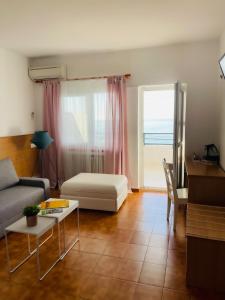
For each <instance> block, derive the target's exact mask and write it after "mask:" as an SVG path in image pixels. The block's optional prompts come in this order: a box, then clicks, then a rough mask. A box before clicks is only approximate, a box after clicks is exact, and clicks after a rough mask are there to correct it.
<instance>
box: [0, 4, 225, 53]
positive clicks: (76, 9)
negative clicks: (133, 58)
mask: <svg viewBox="0 0 225 300" xmlns="http://www.w3.org/2000/svg"><path fill="white" fill-rule="evenodd" d="M224 29H225V1H224V0H114V1H111V0H38V1H37V0H13V1H9V0H0V47H2V48H9V49H13V50H16V51H19V52H21V53H23V54H25V55H26V56H29V57H35V56H46V55H57V54H66V53H81V52H96V51H98V52H99V51H114V50H121V49H135V48H144V47H150V46H159V45H167V44H174V43H183V42H190V41H196V40H206V39H213V38H217V37H219V35H220V34H221V32H222V31H223V30H224Z"/></svg>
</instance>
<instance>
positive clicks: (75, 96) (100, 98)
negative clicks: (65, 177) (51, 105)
mask: <svg viewBox="0 0 225 300" xmlns="http://www.w3.org/2000/svg"><path fill="white" fill-rule="evenodd" d="M61 103H62V111H61V117H62V128H61V130H62V132H61V136H62V142H63V145H65V146H69V147H76V148H79V147H81V148H83V147H85V148H89V149H95V148H98V149H99V148H104V146H105V120H106V81H105V80H85V81H73V82H65V83H63V85H62V101H61Z"/></svg>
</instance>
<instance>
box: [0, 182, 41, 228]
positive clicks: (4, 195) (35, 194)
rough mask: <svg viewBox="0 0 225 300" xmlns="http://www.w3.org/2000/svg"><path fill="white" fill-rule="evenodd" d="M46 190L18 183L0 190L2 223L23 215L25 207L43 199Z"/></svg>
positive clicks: (0, 217) (0, 222) (0, 220)
mask: <svg viewBox="0 0 225 300" xmlns="http://www.w3.org/2000/svg"><path fill="white" fill-rule="evenodd" d="M43 199H44V190H43V189H42V188H37V187H31V186H19V185H16V186H14V187H11V188H10V189H5V190H2V191H0V224H2V223H5V222H7V220H9V219H11V218H12V217H13V216H16V215H17V216H22V213H23V209H24V207H26V206H29V205H35V204H38V203H40V202H41V201H43Z"/></svg>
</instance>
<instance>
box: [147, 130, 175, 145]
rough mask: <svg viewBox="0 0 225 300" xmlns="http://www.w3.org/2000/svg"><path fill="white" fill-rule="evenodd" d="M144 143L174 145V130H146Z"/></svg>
mask: <svg viewBox="0 0 225 300" xmlns="http://www.w3.org/2000/svg"><path fill="white" fill-rule="evenodd" d="M143 138H144V145H173V133H172V132H160V133H155V132H145V133H144V137H143Z"/></svg>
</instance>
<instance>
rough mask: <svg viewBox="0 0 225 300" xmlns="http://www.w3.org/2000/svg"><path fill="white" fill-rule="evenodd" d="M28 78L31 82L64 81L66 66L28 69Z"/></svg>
mask: <svg viewBox="0 0 225 300" xmlns="http://www.w3.org/2000/svg"><path fill="white" fill-rule="evenodd" d="M28 73H29V77H30V78H31V79H32V80H33V81H41V80H45V79H56V78H58V79H65V78H66V66H52V67H30V68H29V70H28Z"/></svg>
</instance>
